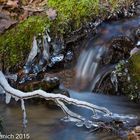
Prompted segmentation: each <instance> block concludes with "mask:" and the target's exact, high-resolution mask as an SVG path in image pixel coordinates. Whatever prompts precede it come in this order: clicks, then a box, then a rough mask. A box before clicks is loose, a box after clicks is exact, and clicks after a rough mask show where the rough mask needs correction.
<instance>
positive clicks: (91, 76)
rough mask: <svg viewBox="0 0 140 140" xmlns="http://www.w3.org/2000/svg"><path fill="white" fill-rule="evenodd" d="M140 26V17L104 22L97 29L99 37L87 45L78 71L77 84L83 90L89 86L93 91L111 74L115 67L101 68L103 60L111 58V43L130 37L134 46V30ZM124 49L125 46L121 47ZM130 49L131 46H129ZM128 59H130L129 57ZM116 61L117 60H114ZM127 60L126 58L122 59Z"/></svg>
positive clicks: (92, 39) (81, 56) (80, 59)
mask: <svg viewBox="0 0 140 140" xmlns="http://www.w3.org/2000/svg"><path fill="white" fill-rule="evenodd" d="M139 26H140V17H134V18H130V19H124V20H121V21H117V22H116V21H113V22H103V23H102V24H101V25H100V26H98V28H97V35H96V36H95V37H93V38H91V39H90V40H88V43H87V45H86V49H85V50H84V51H83V52H82V53H81V55H80V57H79V60H78V63H77V66H76V70H77V75H76V77H77V83H78V85H79V84H81V86H83V88H85V87H86V86H87V85H88V87H87V89H88V90H90V91H93V90H94V88H95V85H96V83H97V82H99V80H100V78H101V77H103V76H104V75H107V74H108V73H110V72H111V71H112V70H113V68H114V67H115V65H114V66H113V65H112V66H110V65H105V66H104V67H100V62H101V59H102V58H103V57H104V56H105V54H106V57H109V55H110V54H108V49H109V47H110V45H111V41H112V40H113V39H115V38H117V37H120V36H121V37H122V36H125V37H129V38H130V39H131V40H132V41H133V43H134V44H136V43H137V42H135V38H134V29H136V28H137V27H139ZM121 47H124V46H121ZM127 47H129V46H127ZM127 58H128V57H127ZM114 59H115V58H114ZM121 59H126V58H120V60H121Z"/></svg>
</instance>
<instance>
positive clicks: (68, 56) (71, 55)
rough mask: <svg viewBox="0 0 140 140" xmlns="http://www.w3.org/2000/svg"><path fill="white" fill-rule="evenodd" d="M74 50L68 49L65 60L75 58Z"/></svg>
mask: <svg viewBox="0 0 140 140" xmlns="http://www.w3.org/2000/svg"><path fill="white" fill-rule="evenodd" d="M73 55H74V54H73V52H72V51H68V52H67V53H66V56H65V60H66V61H71V60H72V59H73Z"/></svg>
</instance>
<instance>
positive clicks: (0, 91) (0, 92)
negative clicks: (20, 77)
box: [0, 86, 5, 94]
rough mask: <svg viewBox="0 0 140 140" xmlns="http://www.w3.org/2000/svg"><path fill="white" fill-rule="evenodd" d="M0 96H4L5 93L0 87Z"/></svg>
mask: <svg viewBox="0 0 140 140" xmlns="http://www.w3.org/2000/svg"><path fill="white" fill-rule="evenodd" d="M0 94H5V91H4V89H3V88H2V87H1V86H0Z"/></svg>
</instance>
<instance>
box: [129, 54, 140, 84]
mask: <svg viewBox="0 0 140 140" xmlns="http://www.w3.org/2000/svg"><path fill="white" fill-rule="evenodd" d="M129 62H130V68H129V71H130V74H131V75H132V77H133V79H135V80H136V81H137V82H138V83H139V84H140V51H139V52H137V53H136V54H134V55H133V56H132V58H131V59H130V60H129Z"/></svg>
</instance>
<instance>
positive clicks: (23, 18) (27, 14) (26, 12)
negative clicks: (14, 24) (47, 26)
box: [19, 10, 29, 21]
mask: <svg viewBox="0 0 140 140" xmlns="http://www.w3.org/2000/svg"><path fill="white" fill-rule="evenodd" d="M28 16H29V11H27V10H25V11H24V13H23V14H22V15H21V16H19V20H20V21H23V20H25V19H27V18H28Z"/></svg>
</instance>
